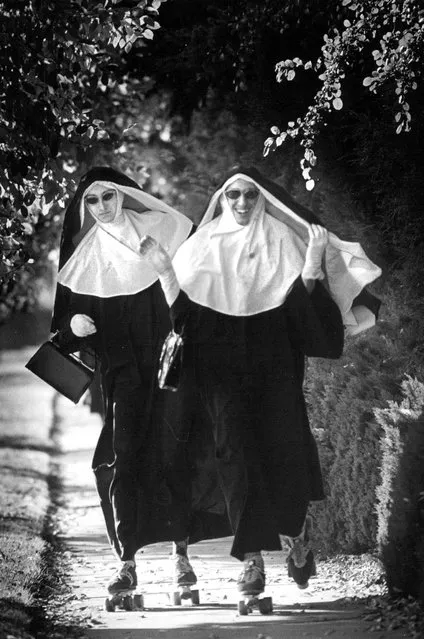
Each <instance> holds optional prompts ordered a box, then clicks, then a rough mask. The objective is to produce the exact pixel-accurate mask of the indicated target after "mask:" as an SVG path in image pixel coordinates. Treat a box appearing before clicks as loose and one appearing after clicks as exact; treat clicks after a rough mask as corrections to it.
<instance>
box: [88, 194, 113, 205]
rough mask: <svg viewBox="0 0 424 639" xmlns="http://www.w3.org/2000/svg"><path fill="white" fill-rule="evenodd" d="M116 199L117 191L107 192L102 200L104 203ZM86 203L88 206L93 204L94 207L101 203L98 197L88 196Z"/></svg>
mask: <svg viewBox="0 0 424 639" xmlns="http://www.w3.org/2000/svg"><path fill="white" fill-rule="evenodd" d="M114 197H115V191H107V193H103V195H102V197H101V199H102V200H103V202H110V200H112V199H113V198H114ZM84 201H85V203H86V204H91V205H92V206H94V205H95V204H98V203H99V202H100V198H99V197H98V196H97V195H87V197H86V198H84Z"/></svg>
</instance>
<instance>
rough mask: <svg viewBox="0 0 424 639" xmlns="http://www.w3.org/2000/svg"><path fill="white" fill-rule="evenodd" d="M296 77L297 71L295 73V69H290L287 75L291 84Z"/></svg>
mask: <svg viewBox="0 0 424 639" xmlns="http://www.w3.org/2000/svg"><path fill="white" fill-rule="evenodd" d="M295 77H296V71H294V70H293V69H290V71H289V72H288V73H287V80H288V81H289V82H290V81H291V80H293V79H294V78H295Z"/></svg>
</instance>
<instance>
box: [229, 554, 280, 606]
mask: <svg viewBox="0 0 424 639" xmlns="http://www.w3.org/2000/svg"><path fill="white" fill-rule="evenodd" d="M237 589H238V591H239V593H240V594H241V595H242V596H243V599H240V600H239V602H238V608H237V609H238V613H239V615H243V616H245V615H248V614H249V613H251V612H253V608H255V607H257V608H258V609H259V612H260V613H261V614H262V615H270V614H272V612H273V608H272V598H271V597H260V595H262V593H263V592H264V590H265V571H264V562H263V559H262V557H261V555H256V558H249V559H245V562H244V568H243V571H242V572H241V574H240V576H239V578H238V581H237Z"/></svg>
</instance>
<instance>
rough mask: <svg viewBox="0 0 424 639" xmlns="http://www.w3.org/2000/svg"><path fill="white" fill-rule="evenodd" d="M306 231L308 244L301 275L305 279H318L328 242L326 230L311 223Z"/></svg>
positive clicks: (320, 274)
mask: <svg viewBox="0 0 424 639" xmlns="http://www.w3.org/2000/svg"><path fill="white" fill-rule="evenodd" d="M308 231H309V244H308V248H307V249H306V256H305V265H304V267H303V276H304V278H305V279H320V277H321V276H322V271H321V264H322V258H323V255H324V252H325V248H326V246H327V244H328V231H327V229H325V228H324V227H323V226H319V224H311V226H310V227H309V229H308Z"/></svg>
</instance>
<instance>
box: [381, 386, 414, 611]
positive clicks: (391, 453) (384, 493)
mask: <svg viewBox="0 0 424 639" xmlns="http://www.w3.org/2000/svg"><path fill="white" fill-rule="evenodd" d="M402 391H403V395H404V398H403V399H402V401H401V402H400V403H397V402H393V401H390V402H389V405H388V407H387V408H380V409H376V410H375V416H376V419H377V421H378V423H379V424H380V425H381V427H382V429H383V436H382V444H381V446H382V461H381V481H380V484H379V486H378V487H377V491H376V495H377V518H378V532H377V542H378V548H379V551H380V554H381V558H382V561H383V563H384V566H385V568H386V573H387V582H388V586H389V589H390V590H391V592H392V593H397V594H399V593H402V594H404V595H412V596H414V597H418V596H420V597H421V599H422V600H423V601H424V509H423V497H424V384H423V383H422V382H420V381H418V380H417V379H416V378H412V377H411V376H406V378H405V380H404V381H403V382H402Z"/></svg>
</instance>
